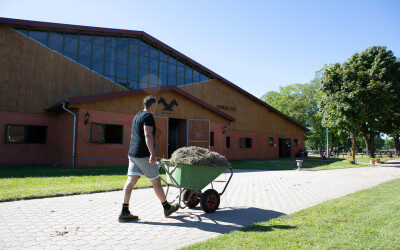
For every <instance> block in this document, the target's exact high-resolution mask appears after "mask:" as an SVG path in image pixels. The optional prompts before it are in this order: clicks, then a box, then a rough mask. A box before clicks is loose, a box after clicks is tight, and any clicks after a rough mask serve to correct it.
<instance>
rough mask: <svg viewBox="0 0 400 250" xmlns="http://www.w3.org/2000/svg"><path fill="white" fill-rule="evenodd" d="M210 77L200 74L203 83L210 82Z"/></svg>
mask: <svg viewBox="0 0 400 250" xmlns="http://www.w3.org/2000/svg"><path fill="white" fill-rule="evenodd" d="M208 79H209V78H208V77H207V76H205V75H203V74H200V81H201V82H203V81H208Z"/></svg>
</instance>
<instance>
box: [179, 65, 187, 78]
mask: <svg viewBox="0 0 400 250" xmlns="http://www.w3.org/2000/svg"><path fill="white" fill-rule="evenodd" d="M177 74H178V77H182V78H184V77H185V68H184V67H181V66H178V67H177Z"/></svg>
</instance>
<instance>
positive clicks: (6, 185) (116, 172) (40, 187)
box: [0, 166, 165, 202]
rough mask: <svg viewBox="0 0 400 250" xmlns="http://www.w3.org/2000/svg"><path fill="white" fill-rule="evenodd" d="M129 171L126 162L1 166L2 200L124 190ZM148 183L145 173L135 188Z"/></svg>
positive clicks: (149, 185) (0, 193)
mask: <svg viewBox="0 0 400 250" xmlns="http://www.w3.org/2000/svg"><path fill="white" fill-rule="evenodd" d="M126 172H127V166H114V167H85V168H68V167H51V166H12V167H11V166H10V167H0V202H3V201H13V200H21V199H32V198H43V197H53V196H63V195H72V194H86V193H96V192H105V191H114V190H122V189H123V187H124V185H125V181H126ZM164 176H165V175H162V177H164ZM145 187H151V183H150V181H149V180H147V178H146V177H144V176H143V177H142V178H140V179H139V181H138V183H137V184H136V187H135V188H145Z"/></svg>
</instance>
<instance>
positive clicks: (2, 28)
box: [0, 24, 125, 113]
mask: <svg viewBox="0 0 400 250" xmlns="http://www.w3.org/2000/svg"><path fill="white" fill-rule="evenodd" d="M0 48H1V49H0V83H1V91H0V111H16V112H27V113H45V110H44V108H45V107H46V106H49V105H52V104H54V103H56V102H58V101H60V100H63V99H66V98H68V97H72V96H82V95H90V94H100V93H107V92H115V91H122V90H125V88H123V87H121V86H119V85H117V84H116V83H113V82H112V81H110V80H108V79H107V78H105V77H103V76H102V75H99V74H97V73H95V72H93V71H91V70H90V69H87V68H85V67H83V66H82V65H80V64H78V63H76V62H74V61H72V60H70V59H68V58H67V57H65V56H63V55H61V54H59V53H57V52H55V51H52V50H51V49H49V48H47V47H45V46H43V45H41V44H39V43H37V42H35V41H33V40H32V39H30V38H28V37H25V36H24V35H22V34H20V33H18V32H17V31H15V30H13V29H12V28H10V27H8V26H7V25H4V24H3V25H2V24H0Z"/></svg>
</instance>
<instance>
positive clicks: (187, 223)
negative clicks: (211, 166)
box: [136, 207, 294, 233]
mask: <svg viewBox="0 0 400 250" xmlns="http://www.w3.org/2000/svg"><path fill="white" fill-rule="evenodd" d="M192 210H201V208H199V207H197V208H194V209H192ZM201 212H202V211H201ZM281 215H284V213H280V212H277V211H272V210H264V209H260V208H254V207H249V208H232V207H225V208H223V209H220V210H217V211H216V212H215V213H210V214H206V213H203V212H202V214H197V213H193V212H192V211H191V210H184V214H182V215H179V214H177V215H175V216H171V217H170V218H169V219H168V222H151V221H144V222H141V221H138V222H136V223H143V224H147V225H161V226H176V227H186V228H198V229H200V230H203V231H208V232H216V233H228V232H230V231H233V230H240V229H242V228H243V227H244V226H251V225H253V223H256V222H265V221H267V220H270V219H273V218H276V217H279V216H281ZM173 220H177V221H178V222H173ZM273 227H274V226H269V227H267V226H261V225H255V226H252V227H251V228H249V230H251V231H271V230H272V229H273ZM276 227H277V228H278V227H279V228H282V229H291V228H294V227H291V226H286V225H280V226H276Z"/></svg>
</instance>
